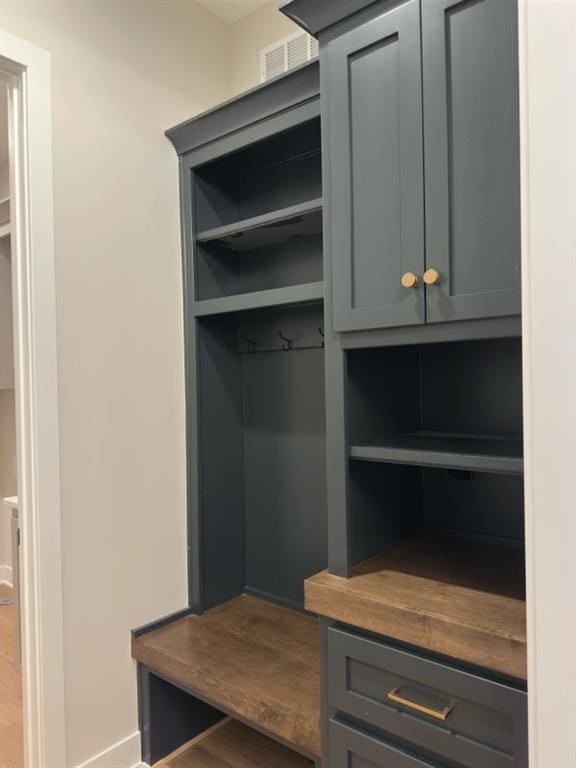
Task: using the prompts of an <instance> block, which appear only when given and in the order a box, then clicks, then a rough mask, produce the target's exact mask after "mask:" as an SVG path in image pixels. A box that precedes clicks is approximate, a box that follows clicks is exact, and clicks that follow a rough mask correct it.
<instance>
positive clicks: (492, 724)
mask: <svg viewBox="0 0 576 768" xmlns="http://www.w3.org/2000/svg"><path fill="white" fill-rule="evenodd" d="M327 632H328V670H329V673H328V697H329V703H330V706H331V707H332V708H333V709H335V710H338V711H340V712H343V713H346V714H348V715H351V716H353V717H355V718H357V719H358V720H361V721H364V722H365V723H368V724H370V725H372V726H375V727H377V728H379V729H381V730H383V731H385V732H387V733H389V734H392V735H394V736H396V737H398V738H400V739H402V741H403V742H407V743H410V744H413V745H414V746H415V749H416V751H418V748H421V749H423V750H426V751H427V752H431V753H432V754H435V755H438V756H441V757H444V758H446V759H448V760H451V761H455V762H456V763H458V764H459V765H462V766H465V768H527V766H528V735H527V727H528V726H527V696H526V693H525V692H524V691H521V690H519V689H516V688H512V687H510V686H507V685H502V684H500V683H495V682H492V681H490V680H487V679H485V678H482V677H480V676H478V675H474V674H472V673H469V672H464V671H462V670H458V669H456V668H454V667H451V666H448V665H445V664H441V663H439V662H435V661H430V660H429V659H425V658H422V657H420V656H418V655H416V654H413V653H409V652H406V651H401V650H398V649H396V648H391V647H389V646H387V645H386V644H384V643H382V642H379V641H377V640H371V639H368V638H365V637H362V636H360V635H355V634H352V633H351V632H347V631H344V630H341V629H335V628H333V627H330V628H329V629H328V630H327Z"/></svg>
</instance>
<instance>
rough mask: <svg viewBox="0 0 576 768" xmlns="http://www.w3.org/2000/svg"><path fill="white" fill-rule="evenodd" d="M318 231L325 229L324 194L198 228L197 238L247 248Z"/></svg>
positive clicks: (275, 242)
mask: <svg viewBox="0 0 576 768" xmlns="http://www.w3.org/2000/svg"><path fill="white" fill-rule="evenodd" d="M319 232H322V198H318V199H316V200H310V201H308V202H304V203H299V204H298V205H291V206H288V207H286V208H282V209H280V210H276V211H271V212H269V213H265V214H262V215H261V216H254V217H252V218H250V219H245V220H243V221H238V222H235V223H233V224H228V225H226V226H223V227H216V228H214V229H210V230H207V231H204V232H199V233H198V234H197V235H196V242H198V243H217V244H218V245H221V246H223V247H225V248H228V249H229V250H232V251H247V250H251V249H256V248H263V247H265V246H270V245H274V244H277V243H281V242H285V241H286V240H289V239H290V238H292V237H297V236H304V235H314V234H318V233H319Z"/></svg>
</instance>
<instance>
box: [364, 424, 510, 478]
mask: <svg viewBox="0 0 576 768" xmlns="http://www.w3.org/2000/svg"><path fill="white" fill-rule="evenodd" d="M350 457H351V458H352V459H357V460H362V461H382V462H387V463H391V464H414V465H416V466H420V467H441V468H445V469H463V470H469V471H472V472H495V473H502V474H520V473H522V471H523V459H522V441H521V440H510V439H506V438H498V437H492V436H485V435H465V434H463V435H458V434H445V433H442V432H412V433H408V434H404V435H400V436H399V437H396V438H388V439H384V440H381V441H379V440H378V441H374V442H372V443H370V444H367V445H354V446H352V447H351V448H350Z"/></svg>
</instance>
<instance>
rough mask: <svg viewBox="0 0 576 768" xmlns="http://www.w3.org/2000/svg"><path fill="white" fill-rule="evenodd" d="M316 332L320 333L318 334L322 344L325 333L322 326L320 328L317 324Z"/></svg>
mask: <svg viewBox="0 0 576 768" xmlns="http://www.w3.org/2000/svg"><path fill="white" fill-rule="evenodd" d="M318 333H319V334H320V336H322V346H324V337H325V335H326V334H325V333H324V331H323V330H322V328H320V326H318Z"/></svg>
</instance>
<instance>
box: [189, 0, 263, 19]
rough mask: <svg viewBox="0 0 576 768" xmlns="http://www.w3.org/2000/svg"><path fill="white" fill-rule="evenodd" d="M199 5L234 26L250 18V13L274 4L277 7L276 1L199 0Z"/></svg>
mask: <svg viewBox="0 0 576 768" xmlns="http://www.w3.org/2000/svg"><path fill="white" fill-rule="evenodd" d="M197 1H198V4H199V5H202V6H203V7H204V8H207V9H208V10H209V11H210V12H211V13H213V14H214V16H218V18H219V19H222V21H225V22H226V23H227V24H234V23H235V22H236V21H238V20H239V19H242V18H244V16H248V14H249V13H252V11H255V10H256V9H257V8H262V7H263V6H264V5H268V4H270V3H272V4H273V5H274V7H275V8H276V7H277V3H276V1H275V0H197Z"/></svg>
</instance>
